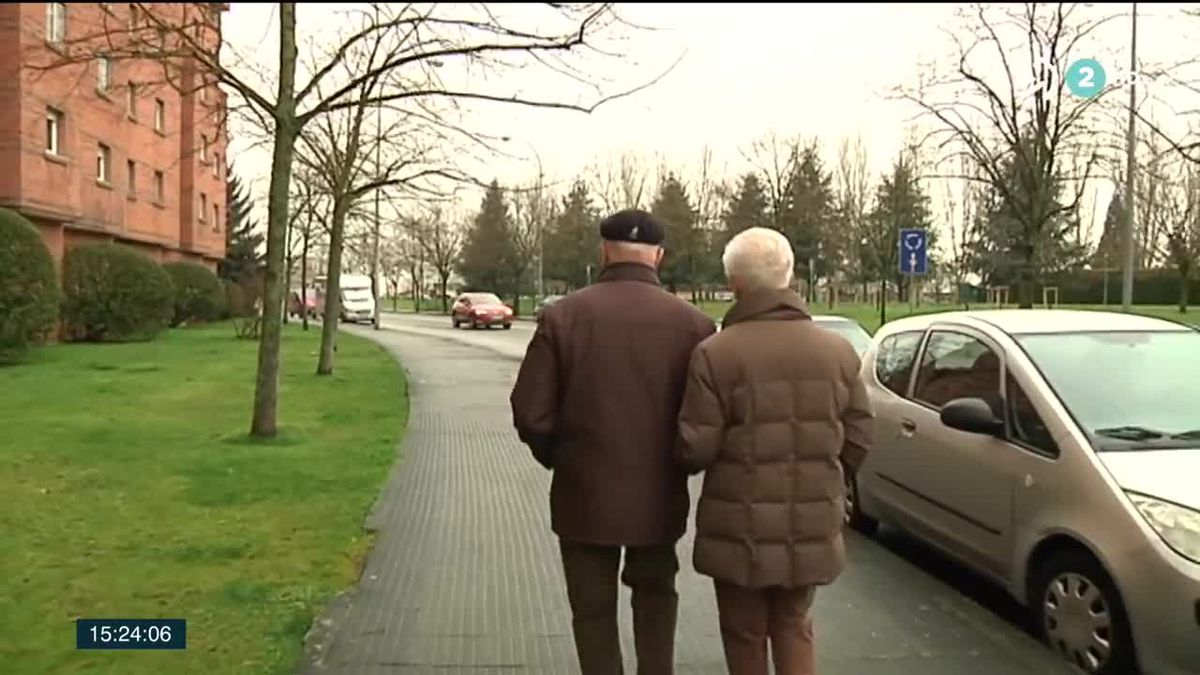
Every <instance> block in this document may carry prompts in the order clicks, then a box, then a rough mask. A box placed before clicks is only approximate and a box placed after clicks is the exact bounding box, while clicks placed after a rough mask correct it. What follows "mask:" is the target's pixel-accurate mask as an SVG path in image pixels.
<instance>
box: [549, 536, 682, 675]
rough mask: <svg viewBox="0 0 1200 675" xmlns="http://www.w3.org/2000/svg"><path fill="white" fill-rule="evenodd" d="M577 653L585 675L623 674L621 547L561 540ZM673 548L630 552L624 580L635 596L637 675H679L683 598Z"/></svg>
mask: <svg viewBox="0 0 1200 675" xmlns="http://www.w3.org/2000/svg"><path fill="white" fill-rule="evenodd" d="M559 546H560V548H561V550H562V559H563V572H564V574H565V576H566V578H567V598H568V599H569V600H570V603H571V615H572V621H571V625H572V627H573V628H574V631H575V651H576V653H577V654H578V656H579V668H580V670H581V671H582V673H583V675H623V673H624V667H623V666H622V665H621V640H620V635H619V633H618V631H617V571H618V568H619V567H620V565H621V547H620V546H594V545H590V544H578V543H572V542H566V541H560V542H559ZM678 572H679V559H678V558H677V557H676V556H675V546H674V544H669V545H665V546H650V547H635V546H627V547H625V569H624V571H623V572H621V575H620V576H621V581H622V582H623V583H624V584H625V585H626V586H628V587H629V588H630V590H631V591H632V595H633V597H632V604H633V636H634V648H635V649H636V650H637V664H638V668H637V672H638V675H672V674H673V673H674V672H675V619H676V617H677V614H678V610H679V596H678V595H677V594H676V592H675V575H676V573H678Z"/></svg>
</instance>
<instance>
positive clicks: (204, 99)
mask: <svg viewBox="0 0 1200 675" xmlns="http://www.w3.org/2000/svg"><path fill="white" fill-rule="evenodd" d="M200 102H201V103H208V82H206V81H205V80H204V79H201V80H200Z"/></svg>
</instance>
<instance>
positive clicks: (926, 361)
mask: <svg viewBox="0 0 1200 675" xmlns="http://www.w3.org/2000/svg"><path fill="white" fill-rule="evenodd" d="M913 398H914V399H916V400H918V401H921V402H922V403H927V404H929V405H931V406H933V407H935V408H938V409H941V407H942V406H944V405H946V404H947V403H949V402H950V401H953V400H954V399H957V398H981V399H983V400H984V401H986V402H987V403H988V405H990V406H991V407H992V411H993V412H995V413H996V416H997V417H1002V416H1003V414H1004V410H1003V409H1002V408H1001V407H1000V400H1001V399H1000V357H998V356H997V355H996V353H995V352H994V351H992V349H991V347H988V346H987V345H986V344H984V343H983V342H982V341H981V340H979V339H978V338H975V337H972V336H970V335H966V334H964V333H955V332H952V331H933V333H931V334H930V336H929V341H928V342H926V344H925V351H924V352H923V353H922V354H921V365H920V366H919V368H918V369H917V384H916V387H915V388H914V389H913Z"/></svg>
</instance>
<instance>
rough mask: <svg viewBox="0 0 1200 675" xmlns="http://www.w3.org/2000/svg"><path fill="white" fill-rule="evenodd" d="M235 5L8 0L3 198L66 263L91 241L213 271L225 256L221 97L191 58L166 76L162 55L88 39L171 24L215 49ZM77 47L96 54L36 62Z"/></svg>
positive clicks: (1, 9) (3, 20)
mask: <svg viewBox="0 0 1200 675" xmlns="http://www.w3.org/2000/svg"><path fill="white" fill-rule="evenodd" d="M226 8H227V5H225V4H222V3H180V4H171V3H152V4H126V3H32V2H31V3H8V4H4V5H0V206H6V207H9V208H13V209H15V210H17V211H20V212H21V213H23V214H24V215H25V216H26V217H28V218H30V219H31V220H32V221H33V222H34V223H36V224H37V226H38V228H39V229H40V230H41V232H42V236H43V238H44V239H45V241H46V243H47V245H48V246H49V247H50V250H51V252H52V253H53V254H54V256H55V258H56V259H58V260H61V259H62V256H63V254H64V253H65V252H66V250H68V249H69V248H71V247H72V246H75V245H78V244H81V243H87V242H95V241H118V242H120V243H123V244H128V245H130V246H133V247H136V248H138V249H140V250H142V251H144V252H146V253H148V254H149V255H150V256H151V257H153V258H154V259H156V260H160V261H168V260H179V259H183V260H192V261H195V262H201V263H204V264H206V265H208V266H209V267H215V265H216V262H217V261H218V260H220V259H221V258H222V257H223V256H224V254H225V242H226V233H225V226H226V213H225V208H226V206H227V205H226V204H225V203H224V201H225V195H226V192H225V180H226V175H225V171H226V156H225V148H226V146H227V141H228V138H227V135H226V132H225V114H224V113H225V106H226V101H225V96H224V94H223V93H222V92H221V91H220V89H219V87H218V86H217V85H216V84H215V83H207V82H205V81H204V80H203V79H202V78H201V77H200V73H199V72H198V68H197V66H196V63H195V61H194V60H193V59H192V58H190V57H189V58H186V59H177V60H176V61H175V62H174V64H175V65H173V66H172V68H173V70H172V71H171V72H172V73H173V75H174V76H175V78H177V79H176V80H175V81H174V83H173V84H168V83H166V82H165V81H164V72H166V69H165V68H164V66H163V64H162V62H161V61H149V60H142V61H131V60H120V59H107V58H104V57H103V56H100V54H103V50H102V49H101V48H99V47H91V46H88V45H83V44H81V43H82V42H84V41H87V42H88V44H91V42H93V41H94V38H95V37H97V36H100V35H102V34H108V33H110V32H111V33H113V34H116V33H119V35H120V37H119V38H111V39H126V40H129V39H153V38H154V36H156V35H157V37H158V39H160V40H162V39H164V35H167V34H168V33H169V32H170V30H169V29H166V28H163V26H164V25H170V26H188V27H189V30H192V31H193V32H192V33H191V34H192V35H194V38H193V39H195V40H197V41H198V42H200V43H201V44H204V45H212V46H215V45H219V44H220V40H221V37H220V36H221V32H220V31H221V28H220V17H221V13H222V11H224V10H225V9H226ZM144 12H152V13H153V14H152V15H147V14H144ZM147 36H148V37H147ZM85 50H86V51H85ZM61 54H71V55H73V56H71V57H65V56H59V55H61ZM78 54H87V55H89V58H84V59H79V62H71V63H67V65H63V66H61V67H58V68H54V69H45V68H41V69H39V68H31V67H30V65H31V64H47V63H50V62H52V61H54V60H55V59H57V61H58V62H60V63H61V62H65V61H68V60H74V59H75V58H76V56H75V55H78ZM91 54H95V55H96V56H95V57H94V58H91V57H90V55H91Z"/></svg>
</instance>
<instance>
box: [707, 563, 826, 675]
mask: <svg viewBox="0 0 1200 675" xmlns="http://www.w3.org/2000/svg"><path fill="white" fill-rule="evenodd" d="M716 587H717V614H718V616H719V620H720V624H721V641H722V643H723V644H724V646H725V663H726V665H728V666H729V675H767V674H768V672H769V671H768V668H767V642H768V640H769V641H770V645H771V657H772V660H773V661H774V662H775V675H815V673H816V672H817V670H816V668H817V666H816V656H815V653H814V651H813V625H812V619H811V618H810V617H809V615H808V611H809V609H811V608H812V602H813V590H814V589H813V587H811V586H806V587H802V588H794V589H793V588H745V587H743V586H737V585H734V584H729V583H726V582H723V581H717V582H716Z"/></svg>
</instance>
